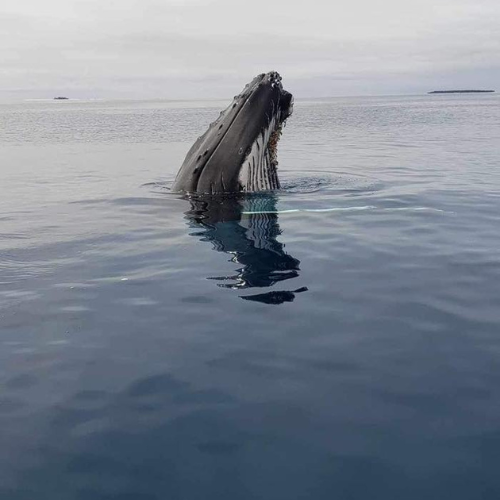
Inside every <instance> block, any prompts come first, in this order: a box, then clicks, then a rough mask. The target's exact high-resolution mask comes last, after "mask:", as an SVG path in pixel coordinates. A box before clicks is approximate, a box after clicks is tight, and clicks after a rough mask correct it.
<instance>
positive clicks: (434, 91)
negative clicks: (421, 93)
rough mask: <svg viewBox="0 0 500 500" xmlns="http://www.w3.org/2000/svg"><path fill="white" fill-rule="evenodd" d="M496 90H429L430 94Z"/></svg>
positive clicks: (477, 92)
mask: <svg viewBox="0 0 500 500" xmlns="http://www.w3.org/2000/svg"><path fill="white" fill-rule="evenodd" d="M485 92H486V93H489V92H495V91H494V90H433V91H432V92H427V93H428V94H483V93H485Z"/></svg>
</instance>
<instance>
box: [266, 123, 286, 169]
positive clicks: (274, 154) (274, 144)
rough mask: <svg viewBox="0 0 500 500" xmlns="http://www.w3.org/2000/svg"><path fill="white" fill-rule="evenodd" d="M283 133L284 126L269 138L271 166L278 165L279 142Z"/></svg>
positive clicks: (268, 146) (268, 147) (278, 128)
mask: <svg viewBox="0 0 500 500" xmlns="http://www.w3.org/2000/svg"><path fill="white" fill-rule="evenodd" d="M282 133H283V126H282V125H280V126H279V127H277V128H276V130H275V131H274V132H273V133H272V134H271V137H270V138H269V143H268V145H267V149H268V151H269V157H270V159H271V165H274V166H277V165H278V142H279V140H280V138H281V134H282Z"/></svg>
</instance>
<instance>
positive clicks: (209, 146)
mask: <svg viewBox="0 0 500 500" xmlns="http://www.w3.org/2000/svg"><path fill="white" fill-rule="evenodd" d="M292 110H293V96H292V94H290V93H289V92H287V91H286V90H284V89H283V85H282V83H281V76H280V75H279V74H278V73H277V72H275V71H271V72H269V73H263V74H261V75H258V76H257V77H255V78H254V79H253V80H252V81H251V82H250V83H249V84H248V85H246V86H245V88H244V89H243V91H242V92H241V93H240V94H238V95H237V96H235V97H234V99H233V101H232V102H231V104H230V105H229V107H228V108H227V109H225V110H224V111H222V112H221V113H220V116H219V118H218V119H217V120H216V121H215V122H213V123H211V124H210V126H209V128H208V130H207V131H206V132H205V133H204V134H203V135H202V136H201V137H199V138H198V140H197V141H196V142H195V143H194V144H193V146H192V147H191V149H190V150H189V151H188V153H187V155H186V158H185V160H184V163H183V164H182V166H181V168H180V170H179V173H178V174H177V177H176V179H175V181H174V184H173V186H172V190H173V191H174V192H186V193H203V194H217V193H237V192H255V191H267V190H274V189H278V188H279V187H280V184H279V180H278V173H277V164H278V162H277V158H276V145H277V142H278V140H279V137H280V135H281V129H282V126H283V124H284V122H285V120H286V119H287V118H288V117H289V116H290V115H291V114H292Z"/></svg>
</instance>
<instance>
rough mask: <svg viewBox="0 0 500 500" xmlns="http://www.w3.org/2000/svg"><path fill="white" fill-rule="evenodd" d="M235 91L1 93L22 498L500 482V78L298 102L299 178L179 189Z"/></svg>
mask: <svg viewBox="0 0 500 500" xmlns="http://www.w3.org/2000/svg"><path fill="white" fill-rule="evenodd" d="M224 104H225V103H221V102H204V103H201V102H183V103H182V102H165V101H163V102H154V101H147V102H146V101H144V102H125V101H124V102H112V101H94V102H83V101H82V102H78V101H54V102H51V101H37V102H23V103H11V104H7V103H4V104H1V105H0V151H1V152H0V498H2V499H4V498H5V499H7V500H11V499H12V500H34V499H36V500H72V499H75V500H104V499H106V500H160V499H162V500H163V499H169V500H170V499H172V500H195V499H200V500H207V499H217V500H222V499H231V500H232V499H239V500H246V499H259V500H262V499H270V500H271V499H272V500H281V499H283V500H292V499H315V500H318V499H329V500H330V499H333V498H335V499H338V500H357V499H363V500H364V499H370V500H375V499H383V500H388V499H405V500H413V499H415V500H417V499H418V500H421V499H426V500H443V499H454V500H461V499H464V500H465V499H466V500H470V499H482V500H484V499H498V498H500V474H499V473H498V470H499V463H500V293H499V292H500V285H499V283H500V253H499V249H500V229H499V227H500V226H499V222H500V98H499V97H498V96H496V95H466V96H464V95H451V96H446V95H438V96H416V97H384V98H345V99H340V98H339V99H330V100H321V101H320V100H311V101H305V100H302V101H301V100H298V101H297V102H296V106H295V113H294V116H293V117H292V118H291V119H290V120H289V121H288V124H287V127H286V129H285V131H284V134H283V138H282V141H281V142H280V148H279V159H280V167H279V172H280V177H281V180H282V184H283V190H282V191H281V192H279V193H275V194H274V195H263V196H255V197H248V198H245V199H236V200H235V199H224V200H218V201H217V202H212V203H209V202H206V200H199V199H192V200H186V199H183V198H182V197H180V196H178V195H174V194H172V193H170V191H169V186H170V185H171V183H172V180H173V178H174V176H175V174H176V172H177V170H178V167H179V165H180V164H181V163H182V160H183V157H184V155H185V153H186V151H187V149H188V148H189V146H190V144H191V143H192V142H193V141H194V139H195V138H196V137H197V136H198V135H200V133H202V132H203V131H204V129H205V128H206V126H207V125H208V123H209V122H211V121H212V120H213V119H214V118H215V117H217V115H218V112H219V110H220V109H222V107H223V106H224Z"/></svg>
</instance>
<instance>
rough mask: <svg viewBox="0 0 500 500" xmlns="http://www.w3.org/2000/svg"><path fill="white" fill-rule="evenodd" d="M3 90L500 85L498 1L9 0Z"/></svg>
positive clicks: (214, 91) (89, 92) (2, 9)
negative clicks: (267, 78) (267, 75)
mask: <svg viewBox="0 0 500 500" xmlns="http://www.w3.org/2000/svg"><path fill="white" fill-rule="evenodd" d="M0 62H1V64H0V98H11V97H18V98H37V97H40V98H43V97H53V96H54V95H68V96H70V97H82V98H85V97H94V98H100V97H101V98H113V97H115V98H122V97H131V98H155V97H160V98H172V99H178V98H219V97H222V98H227V97H228V95H229V97H231V96H232V95H234V94H235V93H237V92H238V91H239V90H241V89H240V87H242V86H243V85H244V84H245V83H247V82H248V81H249V80H250V79H251V78H252V77H253V76H255V75H256V74H258V73H261V72H265V71H269V70H272V69H275V70H277V71H279V72H280V73H281V74H282V76H283V80H284V83H285V87H286V88H287V89H289V90H290V91H291V92H293V93H294V94H295V95H296V96H299V97H300V96H302V97H309V96H310V97H314V96H317V97H322V96H336V95H369V94H405V93H420V92H425V91H427V90H432V89H436V88H462V87H463V88H497V90H500V85H498V82H499V81H500V1H499V0H414V1H405V0H342V1H338V0H333V1H318V0H302V1H297V0H295V1H293V0H290V1H284V0H274V1H270V0H247V1H245V2H239V1H231V0H100V1H99V2H98V1H91V0H0Z"/></svg>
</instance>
